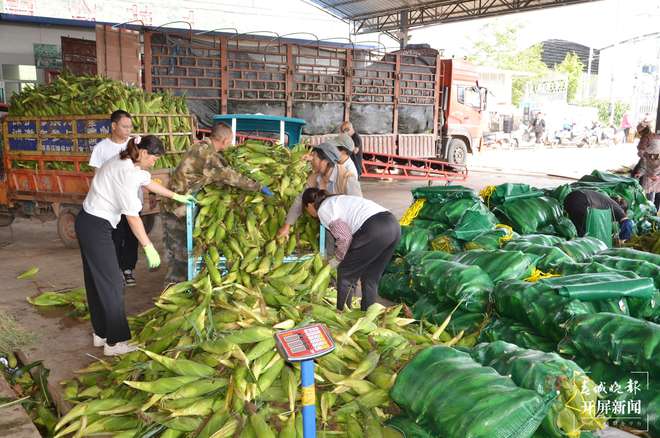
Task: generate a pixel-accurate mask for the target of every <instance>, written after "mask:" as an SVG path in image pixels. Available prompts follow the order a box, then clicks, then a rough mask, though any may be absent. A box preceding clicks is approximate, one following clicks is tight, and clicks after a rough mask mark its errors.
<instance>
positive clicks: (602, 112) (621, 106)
mask: <svg viewBox="0 0 660 438" xmlns="http://www.w3.org/2000/svg"><path fill="white" fill-rule="evenodd" d="M583 105H584V106H593V107H596V108H598V120H599V121H600V122H601V123H603V124H607V125H609V123H610V102H609V101H608V100H591V101H589V102H584V103H583ZM628 110H630V105H629V104H627V103H625V102H622V101H620V100H617V101H616V102H614V115H613V117H612V123H613V124H614V126H621V119H622V118H623V114H624V113H625V112H626V111H628Z"/></svg>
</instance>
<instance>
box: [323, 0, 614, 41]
mask: <svg viewBox="0 0 660 438" xmlns="http://www.w3.org/2000/svg"><path fill="white" fill-rule="evenodd" d="M312 1H313V2H314V3H317V4H318V5H320V6H322V7H323V8H325V9H327V10H330V11H333V12H335V13H337V14H339V15H340V16H342V17H343V18H345V19H347V20H349V21H351V22H352V24H353V31H354V33H355V34H366V33H373V32H385V31H397V30H401V29H402V27H403V24H404V23H402V22H401V17H402V13H405V12H407V13H408V26H407V29H414V28H419V27H422V26H429V25H433V24H441V23H453V22H457V21H467V20H474V19H478V18H487V17H495V16H499V15H506V14H513V13H519V12H529V11H535V10H541V9H548V8H554V7H559V6H568V5H575V4H579V3H588V2H594V1H601V0H441V1H440V0H435V1H428V2H418V5H416V6H408V5H410V3H413V4H414V3H415V2H409V1H401V2H388V3H389V4H392V3H394V4H395V5H396V4H397V3H398V4H399V5H400V6H399V7H393V8H389V9H379V8H378V6H379V5H381V4H382V3H380V2H378V1H376V0H339V1H336V2H335V1H332V0H312ZM358 3H369V4H371V5H373V7H372V8H371V10H368V12H365V13H361V14H356V15H352V14H351V13H349V11H351V10H354V8H352V6H355V5H356V4H358Z"/></svg>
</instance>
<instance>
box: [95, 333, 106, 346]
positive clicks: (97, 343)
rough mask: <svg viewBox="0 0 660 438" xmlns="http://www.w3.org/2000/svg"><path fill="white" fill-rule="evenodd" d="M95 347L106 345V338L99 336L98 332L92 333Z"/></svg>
mask: <svg viewBox="0 0 660 438" xmlns="http://www.w3.org/2000/svg"><path fill="white" fill-rule="evenodd" d="M92 337H93V342H94V346H95V347H105V338H102V337H100V336H98V335H97V334H96V333H94V334H93V335H92Z"/></svg>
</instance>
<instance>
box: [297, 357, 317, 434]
mask: <svg viewBox="0 0 660 438" xmlns="http://www.w3.org/2000/svg"><path fill="white" fill-rule="evenodd" d="M300 370H301V372H302V376H301V377H302V394H301V395H302V415H303V437H304V438H316V393H315V390H314V361H313V360H305V361H302V362H301V363H300Z"/></svg>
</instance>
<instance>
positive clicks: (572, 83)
mask: <svg viewBox="0 0 660 438" xmlns="http://www.w3.org/2000/svg"><path fill="white" fill-rule="evenodd" d="M555 71H558V72H560V73H566V74H567V75H568V101H569V102H573V101H574V100H575V95H576V94H577V89H578V85H579V84H580V79H581V78H582V72H583V71H584V63H583V62H582V61H580V57H579V56H577V55H576V54H575V52H569V53H567V54H566V57H565V58H564V60H563V61H562V62H561V64H559V65H555Z"/></svg>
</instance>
